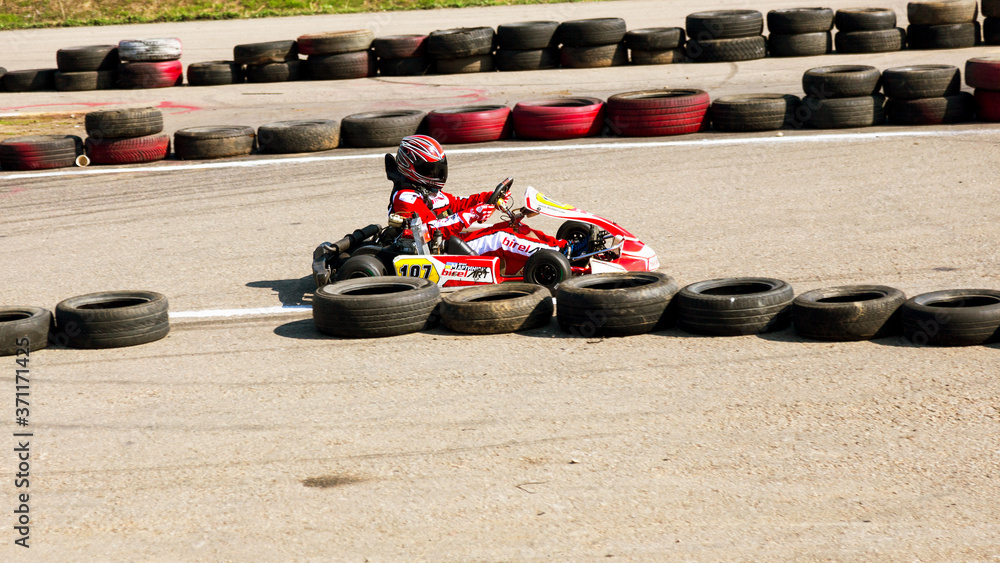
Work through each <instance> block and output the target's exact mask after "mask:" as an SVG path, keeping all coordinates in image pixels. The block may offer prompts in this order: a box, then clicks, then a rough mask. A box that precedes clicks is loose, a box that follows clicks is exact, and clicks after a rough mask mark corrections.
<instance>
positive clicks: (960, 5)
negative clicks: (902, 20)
mask: <svg viewBox="0 0 1000 563" xmlns="http://www.w3.org/2000/svg"><path fill="white" fill-rule="evenodd" d="M906 15H907V19H908V20H909V22H910V25H909V27H907V28H906V45H907V46H908V47H909V48H910V49H959V48H964V47H974V46H976V45H977V44H979V37H980V31H979V22H978V21H976V17H977V16H978V15H979V9H978V5H977V2H976V0H936V1H933V2H910V3H909V4H907V5H906Z"/></svg>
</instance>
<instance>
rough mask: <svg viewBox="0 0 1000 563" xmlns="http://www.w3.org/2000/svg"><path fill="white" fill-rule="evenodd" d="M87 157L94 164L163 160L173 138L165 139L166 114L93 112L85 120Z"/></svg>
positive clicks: (137, 110) (139, 110) (153, 110)
mask: <svg viewBox="0 0 1000 563" xmlns="http://www.w3.org/2000/svg"><path fill="white" fill-rule="evenodd" d="M84 127H86V130H87V140H86V143H85V148H86V153H87V157H88V158H90V161H91V162H92V163H94V164H137V163H141V162H153V161H156V160H163V159H164V158H167V156H168V155H169V154H170V137H169V136H167V135H162V134H161V132H162V131H163V114H162V113H161V112H160V110H158V109H156V108H133V109H118V110H101V111H92V112H90V113H88V114H87V115H86V116H84Z"/></svg>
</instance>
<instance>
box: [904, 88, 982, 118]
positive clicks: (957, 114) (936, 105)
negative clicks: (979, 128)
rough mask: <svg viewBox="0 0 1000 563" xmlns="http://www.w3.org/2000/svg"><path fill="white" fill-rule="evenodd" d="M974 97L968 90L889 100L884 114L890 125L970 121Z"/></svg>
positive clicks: (972, 114) (974, 103) (974, 111)
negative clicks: (946, 94)
mask: <svg viewBox="0 0 1000 563" xmlns="http://www.w3.org/2000/svg"><path fill="white" fill-rule="evenodd" d="M975 114H976V99H975V97H974V96H973V95H972V94H971V93H970V92H959V93H958V94H955V95H954V96H938V97H933V98H920V99H916V100H889V101H888V102H886V104H885V115H886V118H888V120H889V123H891V124H892V125H938V124H951V123H965V122H967V121H972V118H973V116H974V115H975Z"/></svg>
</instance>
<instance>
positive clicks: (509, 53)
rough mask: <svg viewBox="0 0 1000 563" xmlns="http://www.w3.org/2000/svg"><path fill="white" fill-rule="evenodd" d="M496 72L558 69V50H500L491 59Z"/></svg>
mask: <svg viewBox="0 0 1000 563" xmlns="http://www.w3.org/2000/svg"><path fill="white" fill-rule="evenodd" d="M493 60H494V62H495V63H496V67H497V70H500V71H504V72H508V71H518V70H544V69H550V68H559V49H536V50H531V51H514V50H511V49H500V50H498V51H497V54H496V55H495V56H494V57H493Z"/></svg>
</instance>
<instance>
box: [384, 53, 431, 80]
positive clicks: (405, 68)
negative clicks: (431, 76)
mask: <svg viewBox="0 0 1000 563" xmlns="http://www.w3.org/2000/svg"><path fill="white" fill-rule="evenodd" d="M433 66H434V59H430V58H427V57H408V58H405V59H379V61H378V73H379V74H381V75H382V76H423V75H425V74H427V73H429V72H430V71H431V68H432V67H433Z"/></svg>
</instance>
